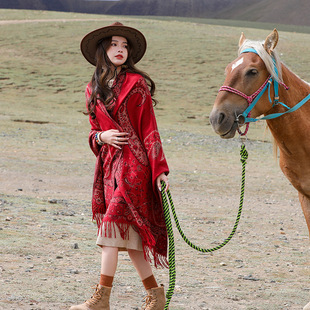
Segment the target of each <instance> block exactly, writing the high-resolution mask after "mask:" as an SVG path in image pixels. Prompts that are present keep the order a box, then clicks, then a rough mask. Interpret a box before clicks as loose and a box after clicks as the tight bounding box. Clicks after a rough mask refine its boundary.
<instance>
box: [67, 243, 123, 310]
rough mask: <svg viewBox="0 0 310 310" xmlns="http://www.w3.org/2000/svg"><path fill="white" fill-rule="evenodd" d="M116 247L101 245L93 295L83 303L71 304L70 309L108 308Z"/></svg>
mask: <svg viewBox="0 0 310 310" xmlns="http://www.w3.org/2000/svg"><path fill="white" fill-rule="evenodd" d="M117 260H118V248H113V247H105V246H104V247H102V254H101V275H100V282H99V285H97V286H96V291H95V293H94V295H93V296H92V297H91V298H90V299H89V300H86V301H85V302H84V303H83V304H80V305H77V306H72V307H71V308H70V310H86V309H87V310H99V309H100V310H110V303H109V299H110V294H111V289H112V283H113V278H114V274H115V271H116V267H117Z"/></svg>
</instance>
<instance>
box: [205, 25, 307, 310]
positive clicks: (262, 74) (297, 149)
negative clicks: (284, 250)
mask: <svg viewBox="0 0 310 310" xmlns="http://www.w3.org/2000/svg"><path fill="white" fill-rule="evenodd" d="M278 40H279V33H278V31H277V30H276V29H274V30H273V31H272V32H271V33H270V34H269V35H268V36H267V37H266V39H265V41H252V40H248V39H246V37H245V35H244V34H243V33H242V34H241V37H240V39H239V51H238V55H239V56H238V57H237V58H236V59H235V60H233V61H232V62H231V63H230V64H228V66H227V67H226V69H225V73H226V77H225V81H224V84H223V86H222V87H221V88H220V89H219V92H218V94H217V96H216V99H215V102H214V105H213V108H212V111H211V113H210V123H211V125H212V127H213V130H214V131H215V133H217V134H218V135H220V137H221V138H223V139H230V138H233V137H234V136H235V135H236V132H239V134H240V135H245V134H246V132H247V130H248V127H249V124H250V123H251V122H255V121H257V120H261V119H264V120H266V122H267V126H268V127H269V130H270V132H271V134H272V136H273V138H274V142H275V144H276V146H277V148H278V152H279V165H280V168H281V170H282V172H283V173H284V175H285V176H286V177H287V179H288V180H289V181H290V183H291V184H292V185H293V186H294V187H295V189H297V191H298V196H299V201H300V204H301V207H302V210H303V214H304V217H305V219H306V223H307V226H308V230H309V233H310V141H309V132H310V84H309V83H307V82H305V81H303V80H302V79H301V78H300V77H298V76H297V75H296V74H295V73H293V72H292V71H291V70H290V69H288V67H287V66H286V65H284V64H283V63H282V62H281V60H280V57H279V54H278V52H277V50H276V49H275V48H276V46H277V43H278ZM249 94H250V95H249ZM244 126H246V128H245V131H244V132H242V127H243V128H244ZM309 309H310V302H309V303H308V304H307V305H306V306H305V307H304V310H309Z"/></svg>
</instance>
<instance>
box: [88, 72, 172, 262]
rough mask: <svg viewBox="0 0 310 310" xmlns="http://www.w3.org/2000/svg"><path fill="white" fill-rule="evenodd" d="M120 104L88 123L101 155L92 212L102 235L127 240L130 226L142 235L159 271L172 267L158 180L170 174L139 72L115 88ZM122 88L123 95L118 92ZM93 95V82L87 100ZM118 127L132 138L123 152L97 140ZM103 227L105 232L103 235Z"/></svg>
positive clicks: (124, 76) (99, 108) (119, 81)
mask: <svg viewBox="0 0 310 310" xmlns="http://www.w3.org/2000/svg"><path fill="white" fill-rule="evenodd" d="M113 90H114V94H115V98H116V101H115V103H114V104H113V107H112V108H111V110H110V111H111V112H110V113H111V114H109V112H108V111H107V109H106V108H105V106H104V105H103V103H102V102H100V101H98V103H97V106H96V110H95V113H96V118H95V119H94V120H93V119H91V118H90V119H89V120H90V124H91V131H90V134H89V143H90V147H91V149H92V151H93V152H94V154H95V155H96V157H97V161H96V167H95V176H94V185H93V198H92V209H93V218H94V219H96V221H97V224H98V228H99V233H104V234H105V235H106V236H112V235H113V234H115V229H116V227H117V228H118V229H119V231H120V234H121V236H122V238H124V239H125V238H128V229H129V227H130V225H131V226H132V227H133V228H134V229H135V230H136V231H137V232H138V233H139V235H140V237H141V239H142V246H143V250H144V255H145V258H146V259H148V260H149V261H151V257H153V259H154V264H155V266H156V267H159V266H165V267H167V265H168V262H167V231H166V225H165V220H164V214H163V208H162V204H161V201H160V196H159V193H158V190H157V188H156V184H155V180H156V178H157V177H158V176H159V175H160V174H161V173H166V174H168V173H169V168H168V165H167V162H166V159H165V156H164V152H163V149H162V144H161V141H160V135H159V132H158V129H157V124H156V119H155V114H154V110H153V105H152V99H151V95H150V92H149V89H148V87H147V84H146V81H145V80H144V78H143V77H141V76H140V75H138V74H132V73H125V74H124V73H123V74H121V75H120V78H118V79H117V80H116V82H115V84H114V87H113ZM117 90H119V91H117ZM90 94H91V88H90V84H89V85H88V86H87V88H86V98H87V99H88V98H89V96H90ZM109 129H117V130H119V131H121V132H127V133H128V134H129V141H128V145H125V146H123V147H122V149H121V150H118V149H116V148H114V147H112V146H110V145H107V144H104V145H103V146H99V145H98V144H97V143H96V142H95V134H96V132H98V131H106V130H109ZM102 223H105V225H104V227H105V230H104V231H102Z"/></svg>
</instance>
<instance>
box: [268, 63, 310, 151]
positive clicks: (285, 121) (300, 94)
mask: <svg viewBox="0 0 310 310" xmlns="http://www.w3.org/2000/svg"><path fill="white" fill-rule="evenodd" d="M282 76H283V81H284V83H285V84H286V85H287V86H288V87H289V90H285V89H284V87H283V86H281V85H279V101H280V102H283V103H284V104H286V105H287V106H288V107H290V108H291V107H293V106H295V105H296V104H298V103H299V102H300V101H301V100H302V99H304V98H305V97H306V96H307V95H308V94H309V93H310V85H309V84H308V83H306V82H305V81H303V80H302V79H300V78H299V77H298V76H297V75H296V74H294V73H293V72H292V71H290V70H289V69H288V68H287V67H285V66H284V65H283V66H282ZM273 110H274V111H273V113H278V112H285V111H286V110H287V109H285V108H284V107H283V106H281V105H280V104H279V105H278V106H276V107H274V109H273ZM267 123H268V126H269V128H270V131H271V132H272V134H273V136H274V138H275V140H276V142H277V144H278V146H279V148H280V152H281V153H282V152H283V154H292V153H296V152H298V151H299V150H301V147H303V148H304V147H305V146H307V145H309V147H308V148H309V149H307V152H308V151H309V152H310V144H309V143H307V142H306V141H308V140H309V138H308V135H309V131H310V100H309V101H308V102H306V103H305V104H304V105H303V106H302V107H301V108H300V109H298V110H296V111H294V112H292V113H288V114H285V115H283V116H280V117H278V118H276V119H274V120H269V121H267Z"/></svg>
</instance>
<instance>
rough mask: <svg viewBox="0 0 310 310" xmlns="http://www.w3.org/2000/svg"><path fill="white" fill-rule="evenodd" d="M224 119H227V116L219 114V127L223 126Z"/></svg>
mask: <svg viewBox="0 0 310 310" xmlns="http://www.w3.org/2000/svg"><path fill="white" fill-rule="evenodd" d="M224 119H225V114H224V113H220V114H219V118H218V124H219V125H220V124H222V123H223V121H224Z"/></svg>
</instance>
